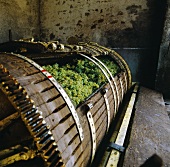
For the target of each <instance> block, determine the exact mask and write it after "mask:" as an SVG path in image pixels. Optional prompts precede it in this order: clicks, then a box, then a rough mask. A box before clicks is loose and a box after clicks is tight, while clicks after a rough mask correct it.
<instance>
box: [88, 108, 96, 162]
mask: <svg viewBox="0 0 170 167" xmlns="http://www.w3.org/2000/svg"><path fill="white" fill-rule="evenodd" d="M87 119H88V123H89V126H90V131H91V138H92V155H91V162H92V161H93V159H94V155H95V152H96V129H95V126H94V120H93V116H92V114H91V112H90V111H88V112H87Z"/></svg>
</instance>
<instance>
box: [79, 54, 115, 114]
mask: <svg viewBox="0 0 170 167" xmlns="http://www.w3.org/2000/svg"><path fill="white" fill-rule="evenodd" d="M79 55H81V56H83V57H85V58H87V59H88V60H90V61H92V62H93V63H94V64H96V65H97V66H98V67H99V69H100V70H101V71H102V73H103V74H104V75H105V77H106V79H107V80H108V82H109V84H110V87H111V89H112V92H113V95H114V107H115V113H116V108H117V104H116V100H115V98H116V95H115V92H114V89H113V85H112V82H111V80H110V78H109V77H108V75H107V73H106V72H105V70H103V68H102V67H101V66H100V65H99V64H98V63H97V62H96V61H95V60H94V59H92V58H90V57H88V56H86V55H84V54H82V53H79ZM92 57H93V56H92Z"/></svg>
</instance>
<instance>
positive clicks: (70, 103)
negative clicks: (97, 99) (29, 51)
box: [15, 54, 84, 141]
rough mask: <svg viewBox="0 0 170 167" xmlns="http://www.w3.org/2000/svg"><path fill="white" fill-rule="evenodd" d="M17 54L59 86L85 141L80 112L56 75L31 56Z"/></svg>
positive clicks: (81, 139)
mask: <svg viewBox="0 0 170 167" xmlns="http://www.w3.org/2000/svg"><path fill="white" fill-rule="evenodd" d="M15 56H17V57H20V58H22V59H24V60H26V61H28V62H29V63H30V64H32V65H33V66H35V67H36V68H37V69H39V70H40V71H41V72H42V73H43V74H44V75H45V76H46V77H47V78H48V79H49V80H50V81H51V82H52V83H53V84H54V86H55V87H56V88H57V90H58V91H59V92H60V94H61V95H62V97H63V99H64V100H65V102H66V103H67V105H68V107H69V109H70V112H71V113H72V116H73V118H74V121H75V123H76V126H77V129H78V133H79V137H80V141H83V139H84V134H83V128H82V126H81V124H80V120H79V117H78V114H77V112H76V110H75V107H74V105H73V104H72V102H71V100H70V98H69V97H68V95H67V93H66V92H65V90H64V89H63V88H62V87H61V86H60V84H59V83H58V82H57V81H56V80H55V79H54V77H52V76H51V74H50V73H49V72H47V71H46V70H44V69H43V68H42V67H41V66H40V65H38V64H37V63H35V62H34V61H33V60H31V59H29V58H27V57H25V56H22V55H18V54H15Z"/></svg>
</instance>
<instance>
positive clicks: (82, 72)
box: [43, 58, 120, 106]
mask: <svg viewBox="0 0 170 167" xmlns="http://www.w3.org/2000/svg"><path fill="white" fill-rule="evenodd" d="M100 60H101V61H102V62H103V63H104V64H105V65H106V66H107V67H108V69H109V70H110V72H111V73H112V75H113V76H114V75H115V74H116V73H118V72H119V71H120V68H119V67H118V65H116V64H115V63H114V62H113V61H110V60H108V59H106V58H102V59H100ZM43 68H44V69H46V70H47V71H48V72H49V73H50V74H51V75H52V76H53V77H54V78H55V79H56V80H57V82H58V83H60V85H61V86H62V87H63V88H64V90H65V91H66V93H67V94H68V96H69V97H70V99H71V100H72V102H73V104H74V105H75V106H77V105H78V104H79V103H81V102H83V101H84V100H85V99H86V98H87V97H88V96H90V95H91V94H92V93H93V92H94V91H95V90H97V89H98V88H99V87H100V86H102V85H103V84H105V83H106V82H107V79H106V77H105V75H104V74H103V73H102V71H101V70H100V69H99V68H98V67H97V66H96V65H95V64H94V63H93V62H91V61H89V60H88V59H74V60H73V62H72V63H68V64H65V65H62V66H61V65H59V64H57V63H56V64H54V65H47V66H43Z"/></svg>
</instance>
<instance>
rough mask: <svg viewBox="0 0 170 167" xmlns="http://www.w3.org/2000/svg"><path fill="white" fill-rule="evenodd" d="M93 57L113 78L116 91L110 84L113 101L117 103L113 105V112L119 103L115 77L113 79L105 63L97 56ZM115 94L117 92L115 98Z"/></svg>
mask: <svg viewBox="0 0 170 167" xmlns="http://www.w3.org/2000/svg"><path fill="white" fill-rule="evenodd" d="M93 58H94V59H95V60H96V61H98V62H99V63H100V64H101V65H102V66H103V67H104V68H105V70H106V71H107V73H108V74H109V75H110V77H111V79H112V80H113V83H114V86H115V88H116V93H115V91H114V88H113V85H112V84H111V89H112V93H113V98H114V101H115V103H116V104H117V106H116V105H114V106H115V113H116V111H117V107H118V105H119V92H118V88H117V84H116V82H115V79H114V77H113V75H112V73H111V72H110V70H109V69H108V68H107V67H106V65H105V64H104V63H103V62H102V61H100V60H99V59H98V58H97V57H94V56H93ZM116 94H117V98H116Z"/></svg>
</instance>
